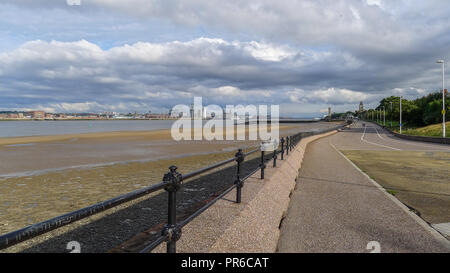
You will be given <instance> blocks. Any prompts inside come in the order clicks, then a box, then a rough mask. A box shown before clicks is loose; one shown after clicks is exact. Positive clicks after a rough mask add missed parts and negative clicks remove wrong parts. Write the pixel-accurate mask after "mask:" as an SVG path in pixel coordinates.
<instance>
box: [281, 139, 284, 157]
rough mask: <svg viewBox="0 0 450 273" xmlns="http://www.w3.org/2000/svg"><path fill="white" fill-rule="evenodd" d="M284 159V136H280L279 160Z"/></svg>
mask: <svg viewBox="0 0 450 273" xmlns="http://www.w3.org/2000/svg"><path fill="white" fill-rule="evenodd" d="M283 159H284V137H282V138H281V160H283Z"/></svg>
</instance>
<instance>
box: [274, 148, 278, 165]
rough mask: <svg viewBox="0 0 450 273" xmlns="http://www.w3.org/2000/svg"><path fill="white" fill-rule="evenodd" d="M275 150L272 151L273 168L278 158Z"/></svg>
mask: <svg viewBox="0 0 450 273" xmlns="http://www.w3.org/2000/svg"><path fill="white" fill-rule="evenodd" d="M277 153H278V152H277V149H274V150H273V166H274V167H276V166H277V157H278V155H277Z"/></svg>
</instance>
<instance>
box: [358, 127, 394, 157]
mask: <svg viewBox="0 0 450 273" xmlns="http://www.w3.org/2000/svg"><path fill="white" fill-rule="evenodd" d="M366 128H367V126H364V133H363V134H362V136H361V140H362V141H364V142H366V143H369V144H372V145H377V146H380V147H385V148H389V149H392V150H396V151H401V149H397V148H394V147H391V146H387V145H383V144H378V143H374V142H371V141H368V140H365V139H364V136H365V135H366ZM370 128H375V127H370ZM375 130H376V128H375ZM377 133H378V131H377Z"/></svg>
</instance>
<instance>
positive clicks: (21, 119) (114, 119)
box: [0, 118, 177, 121]
mask: <svg viewBox="0 0 450 273" xmlns="http://www.w3.org/2000/svg"><path fill="white" fill-rule="evenodd" d="M124 120H177V118H122V119H120V118H111V119H89V118H74V119H23V118H18V119H0V121H124Z"/></svg>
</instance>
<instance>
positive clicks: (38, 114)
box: [31, 111, 45, 119]
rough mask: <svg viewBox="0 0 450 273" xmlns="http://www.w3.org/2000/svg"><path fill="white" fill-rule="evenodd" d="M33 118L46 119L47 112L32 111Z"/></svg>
mask: <svg viewBox="0 0 450 273" xmlns="http://www.w3.org/2000/svg"><path fill="white" fill-rule="evenodd" d="M31 117H32V118H37V119H42V118H45V112H44V111H32V112H31Z"/></svg>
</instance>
